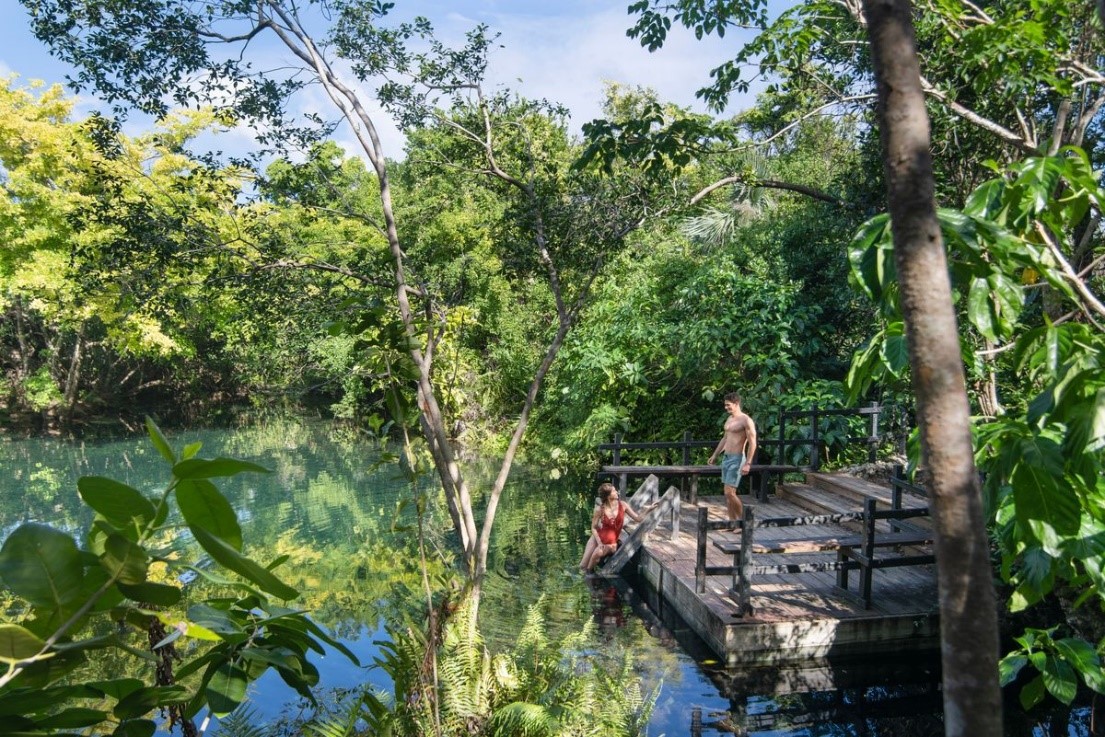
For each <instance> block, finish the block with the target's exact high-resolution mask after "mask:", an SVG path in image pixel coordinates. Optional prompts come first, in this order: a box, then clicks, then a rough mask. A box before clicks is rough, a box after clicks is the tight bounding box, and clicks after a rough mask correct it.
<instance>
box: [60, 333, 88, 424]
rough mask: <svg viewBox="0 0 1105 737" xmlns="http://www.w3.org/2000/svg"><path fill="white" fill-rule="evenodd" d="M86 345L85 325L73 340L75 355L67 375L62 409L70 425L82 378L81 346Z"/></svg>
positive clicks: (63, 417) (64, 417) (66, 422)
mask: <svg viewBox="0 0 1105 737" xmlns="http://www.w3.org/2000/svg"><path fill="white" fill-rule="evenodd" d="M83 345H84V326H83V325H82V326H81V327H79V328H77V335H76V337H75V338H74V342H73V355H72V357H71V358H70V359H69V371H68V372H67V374H66V377H65V394H64V397H65V401H64V408H63V410H62V419H63V422H64V423H65V424H66V425H68V424H69V423H70V422H71V421H72V419H73V412H74V410H75V409H76V404H77V387H78V386H80V379H81V359H82V354H81V348H82V346H83Z"/></svg>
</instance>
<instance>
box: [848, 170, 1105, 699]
mask: <svg viewBox="0 0 1105 737" xmlns="http://www.w3.org/2000/svg"><path fill="white" fill-rule="evenodd" d="M1103 203H1105V189H1103V188H1102V187H1101V185H1100V183H1099V181H1098V177H1097V175H1096V174H1095V173H1094V172H1093V171H1092V170H1091V168H1090V166H1089V161H1088V159H1087V158H1086V155H1085V154H1084V153H1083V152H1082V151H1080V150H1078V149H1066V150H1063V151H1061V152H1060V153H1059V154H1057V155H1056V156H1051V157H1039V158H1029V159H1026V160H1024V161H1022V162H1018V163H1016V164H1014V165H1012V166H1011V167H1009V169H1008V171H1007V172H1005V173H1004V175H1003V176H1002V177H1001V178H999V179H995V180H993V181H990V182H987V183H985V184H983V185H982V186H980V187H979V188H978V189H977V190H976V191H975V192H974V193H973V194H972V195H971V196H970V197H969V198H968V200H967V202H966V204H965V206H964V208H963V210H962V211H951V210H944V211H941V212H940V221H941V225H942V227H943V231H944V235H945V239H946V242H947V247H948V253H949V278H950V279H951V282H952V285H953V290H954V293H955V294H956V295H958V299H959V306H960V310H961V315H962V319H963V322H964V324H965V325H967V326H969V328H970V330H969V331H968V332H967V333H966V337H965V338H964V339H963V340H962V347H963V355H964V362H965V363H967V364H968V365H971V364H973V363H976V362H977V361H978V360H979V359H978V357H977V356H976V355H975V350H976V346H978V345H980V344H982V345H995V344H997V345H1004V347H1005V350H1004V352H1005V354H1006V355H1007V358H1005V360H1006V361H1007V362H1008V368H1007V374H1006V376H1007V383H1006V384H1005V386H1006V387H1007V391H1009V392H1010V394H1011V395H1012V397H1013V400H1014V402H1013V403H1014V404H1015V411H1012V410H1011V411H1009V412H1007V413H1005V414H1002V415H999V416H997V417H993V418H989V419H986V420H984V421H980V422H978V423H977V424H976V425H975V428H974V432H975V450H976V462H977V464H978V466H979V468H980V470H982V471H983V472H984V474H985V476H984V478H985V483H984V491H985V499H986V505H987V509H988V513H989V518H990V523H991V531H992V534H993V536H994V539H995V541H996V542H997V549H998V553H999V556H1000V572H1001V575H1002V578H1003V580H1005V581H1006V582H1007V583H1008V584H1009V585H1010V586H1011V587H1012V589H1013V594H1012V597H1011V599H1010V601H1009V602H1008V606H1009V607H1010V609H1012V610H1013V611H1019V610H1023V609H1025V608H1027V607H1030V606H1032V605H1034V604H1037V603H1039V602H1040V601H1041V600H1042V599H1044V598H1045V597H1048V596H1051V595H1053V593H1054V592H1055V590H1056V589H1057V588H1059V587H1061V586H1063V587H1069V588H1070V589H1072V590H1073V591H1075V592H1076V593H1077V602H1078V603H1091V604H1092V606H1095V607H1098V608H1105V574H1103V572H1105V515H1103V514H1102V509H1103V508H1105V506H1103V504H1102V499H1103V494H1105V485H1103V484H1102V478H1103V474H1105V452H1103V451H1105V362H1103V357H1105V336H1103V335H1102V333H1101V330H1100V325H1099V323H1097V322H1096V319H1097V318H1099V317H1101V316H1102V313H1101V310H1100V306H1099V303H1097V301H1096V298H1095V297H1094V296H1093V293H1092V292H1091V291H1090V284H1089V280H1088V279H1085V278H1084V277H1079V276H1078V275H1076V274H1075V273H1074V270H1073V268H1072V267H1071V265H1070V262H1069V261H1068V259H1069V258H1072V257H1075V258H1076V257H1078V256H1077V254H1078V252H1079V248H1078V243H1077V242H1076V239H1075V234H1076V233H1078V232H1079V230H1080V229H1081V228H1083V227H1085V226H1084V223H1085V222H1086V219H1087V214H1088V212H1089V211H1090V209H1091V208H1095V209H1097V210H1098V211H1100V209H1101V207H1102V204H1103ZM851 261H852V267H853V274H854V277H855V283H856V284H857V285H859V286H860V288H862V289H863V290H864V292H865V293H866V294H867V295H868V296H869V297H871V298H872V299H874V300H876V301H877V303H878V304H879V306H880V309H881V311H882V314H883V315H884V317H885V319H886V320H887V323H886V325H887V327H886V328H884V330H883V331H882V332H881V333H880V334H879V335H877V336H875V338H874V339H872V341H871V342H870V343H869V345H868V346H867V347H866V348H865V349H864V350H863V351H861V352H859V353H857V355H856V358H855V361H854V362H853V366H852V372H851V373H850V374H849V379H850V381H851V384H852V386H851V391H852V393H853V396H855V395H858V394H861V393H862V392H863V391H864V390H865V389H866V387H867V386H869V385H871V383H872V382H874V381H878V380H881V379H884V378H886V377H887V376H894V377H897V376H899V375H900V369H904V366H905V364H904V363H903V362H902V361H901V360H899V358H900V356H901V350H900V347H899V346H898V342H899V341H900V333H901V331H900V325H901V323H900V318H899V317H897V310H898V305H897V296H896V292H897V290H896V287H895V283H894V282H895V276H894V268H893V250H892V243H891V241H890V235H889V226H888V222H887V221H886V219H885V218H877V219H875V220H873V221H871V222H869V223H868V224H867V225H866V226H864V227H863V228H861V229H860V231H859V233H858V234H857V236H856V239H855V240H854V241H853V246H852V250H851ZM1041 292H1042V293H1043V296H1042V298H1041V296H1040V295H1041ZM1065 307H1070V308H1073V312H1071V313H1068V314H1067V315H1066V316H1062V315H1058V314H1057V313H1059V312H1061V311H1062V309H1064V308H1065ZM1079 314H1081V315H1083V316H1085V320H1086V321H1085V322H1075V321H1069V320H1070V318H1071V317H1073V316H1075V315H1079ZM1037 635H1039V633H1037ZM1026 637H1029V636H1028V635H1026ZM1029 639H1030V640H1031V642H1029V640H1025V641H1024V642H1022V644H1023V645H1024V647H1025V648H1026V649H1028V650H1032V648H1033V647H1037V646H1038V649H1037V650H1036V651H1034V654H1033V655H1032V657H1030V658H1028V659H1027V660H1025V661H1024V662H1020V661H1019V660H1017V659H1016V658H1013V659H1012V660H1010V659H1007V661H1008V663H1014V662H1015V663H1018V665H1016V668H1015V669H1014V670H1019V669H1020V668H1021V667H1024V666H1025V665H1031V666H1032V667H1034V668H1036V669H1037V670H1040V671H1041V674H1042V677H1041V678H1038V679H1035V680H1033V681H1032V682H1031V683H1030V684H1029V685H1028V686H1026V687H1025V690H1024V691H1022V702H1024V703H1026V704H1027V705H1031V704H1034V703H1036V702H1037V701H1039V699H1041V698H1043V696H1044V694H1045V692H1049V693H1052V694H1053V695H1055V696H1056V697H1058V698H1061V699H1064V700H1067V697H1068V696H1070V695H1071V694H1070V688H1069V684H1070V682H1072V680H1073V679H1074V674H1073V672H1069V671H1070V669H1071V668H1073V669H1074V670H1075V671H1077V673H1078V674H1079V675H1080V677H1081V678H1083V679H1084V680H1086V682H1087V683H1091V685H1092V684H1099V683H1101V666H1100V663H1099V662H1098V661H1097V659H1096V658H1093V659H1088V658H1081V657H1071V656H1070V654H1069V653H1067V654H1066V655H1063V656H1062V657H1059V655H1056V654H1055V653H1051V652H1050V650H1049V648H1052V646H1051V645H1050V644H1049V643H1050V642H1051V641H1050V640H1049V639H1047V638H1044V637H1043V636H1035V639H1032V638H1029ZM1064 642H1066V641H1064ZM1033 643H1035V644H1033ZM1052 649H1053V648H1052ZM1060 654H1061V651H1060ZM1026 657H1027V656H1026ZM1011 658H1012V656H1011ZM1056 658H1058V660H1056ZM1010 667H1011V666H1010ZM1068 676H1069V677H1068ZM1095 688H1096V686H1095Z"/></svg>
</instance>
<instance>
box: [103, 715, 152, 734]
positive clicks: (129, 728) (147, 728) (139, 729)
mask: <svg viewBox="0 0 1105 737" xmlns="http://www.w3.org/2000/svg"><path fill="white" fill-rule="evenodd" d="M156 732H157V722H155V721H153V720H152V719H127V720H125V721H123V722H120V723H119V726H118V727H116V728H115V731H114V732H112V733H111V737H153V736H154V734H155V733H156Z"/></svg>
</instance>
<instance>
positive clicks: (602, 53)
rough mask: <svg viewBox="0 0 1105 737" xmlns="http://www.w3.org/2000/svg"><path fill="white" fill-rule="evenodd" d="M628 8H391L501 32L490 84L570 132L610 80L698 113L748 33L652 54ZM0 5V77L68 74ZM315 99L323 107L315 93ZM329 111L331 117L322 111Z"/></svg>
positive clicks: (594, 113) (397, 150)
mask: <svg viewBox="0 0 1105 737" xmlns="http://www.w3.org/2000/svg"><path fill="white" fill-rule="evenodd" d="M628 4H629V0H613V1H611V0H397V2H396V8H395V10H394V11H393V13H394V14H397V15H402V16H407V15H414V14H417V15H424V16H426V17H427V18H429V19H430V20H431V21H432V22H433V24H434V26H435V28H437V29H438V31H439V33H440V34H442V35H443V36H444V37H445V38H449V37H450V36H451V37H452V38H455V39H460V38H461V37H462V34H463V33H464V31H466V30H468V29H470V28H471V27H473V26H474V25H476V24H477V23H484V24H487V25H488V26H489V27H490V29H491V30H492V31H495V32H498V33H500V34H501V35H500V38H499V44H500V45H501V48H499V49H497V50H496V52H495V53H494V54H493V55H492V57H491V62H490V70H489V82H490V83H491V85H490V86H491V87H493V88H494V87H495V86H506V87H509V88H510V89H511V90H513V91H516V92H519V93H521V94H523V95H525V96H526V97H530V98H545V99H548V100H550V101H553V102H559V103H561V104H563V105H565V106H566V107H567V108H568V109H569V110H570V111H571V121H570V124H571V128H572V130H573V132H575V133H578V132H579V130H580V128H581V126H582V125H583V124H584V123H586V122H587V121H589V120H592V119H593V118H596V117H599V115H600V108H601V104H602V92H603V86H604V83H605V82H607V81H613V82H618V83H621V84H625V85H631V86H632V85H640V86H643V87H650V88H652V89H655V90H656V91H657V92H658V93H659V96H660V99H661V100H664V101H669V102H674V103H676V104H679V105H682V106H686V107H690V108H692V109H694V110H698V111H705V106H704V105H702V104H701V103H700V102H698V101H697V100H696V98H695V96H694V93H695V91H696V90H697V89H699V88H700V87H702V86H704V85H705V84H707V83H708V82H709V70H710V69H712V68H713V67H715V66H717V65H718V64H720V63H721V62H723V61H726V60H728V59H731V58H732V57H733V56H734V55H735V54H736V52H737V50H739V48H740V45H741V43H743V41H745V40H747V39H749V38H750V37H751V36H750V34H747V33H743V34H742V33H740V32H736V33H729V34H727V35H726V37H725V38H724V39H717V38H714V37H707V38H704V39H703V40H701V41H698V40H696V39H695V38H694V36H693V34H691V33H690V32H687V31H684V30H683V29H681V28H673V29H672V33H671V35H670V36H669V39H668V42H667V43H666V44H665V46H664V48H662V49H661V50H659V51H657V52H655V53H649V52H648V51H647V50H646V49H644V48H642V47H641V46H640V44H639V43H638V41H636V40H634V39H630V38H628V37H627V36H626V33H625V32H626V29H627V28H628V27H629V26H630V24H631V20H632V19H631V18H630V16H629V15H628V14H627V12H626V9H627V6H628ZM783 4H789V3H788V2H787V0H772V3H771V5H772V7H775V8H777V7H781V6H782V5H783ZM0 8H3V9H4V10H5V11H6V12H4V13H3V15H2V16H0V17H3V19H4V22H3V23H0V76H5V77H6V76H8V75H10V74H17V75H19V77H20V78H21V79H20V81H29V80H32V79H39V80H43V81H46V82H48V83H53V82H58V83H63V82H64V80H65V75H66V73H67V72H71V71H72V70H71V69H70V68H68V67H67V66H66V65H65V64H63V63H61V62H59V61H57V60H55V59H53V58H52V57H51V56H50V55H49V53H48V52H47V51H46V49H45V47H44V46H43V45H42V44H41V43H39V42H38V41H37V40H36V39H34V38H33V37H32V36H31V33H30V29H29V23H28V18H27V12H26V10H25V9H24V8H23V6H22V5H20V3H19V2H17V0H0ZM316 102H317V104H318V105H319V108H320V109H325V105H326V103H324V102H323V101H322V100H321V97H320V98H319V99H317V100H316ZM752 102H753V100H752V99H751V98H750V97H744V98H735V99H734V100H733V101H732V103H731V105H730V108H729V110H727V111H726V112H730V113H732V112H737V111H739V110H742V109H744V108H746V107H749V106H750V105H751V104H752ZM301 104H303V105H304V110H306V109H307V108H308V107H309V106H310V105H311V104H312V102H311V99H310V97H309V96H308V97H307V98H306V100H305V101H303V102H302V103H301ZM96 109H103V110H105V111H106V110H107V108H106V106H103V105H99V104H98V103H97V101H96V100H95V99H94V98H92V97H91V95H90V94H88V93H85V94H84V95H82V96H81V98H80V102H79V104H78V107H77V113H76V114H77V115H78V116H79V115H81V114H82V113H83V114H87V113H88V112H91V111H92V110H96ZM327 117H332V114H331V113H330V112H329V110H327ZM376 117H377V119H378V120H380V121H383V123H384V124H382V125H380V128H381V135H382V138H383V141H384V147H385V151H386V152H387V153H388V155H389V156H392V157H395V158H398V157H399V156H400V155H401V152H402V136H401V135H400V134H399V132H398V131H397V130H395V128H394V126H392V125H391V124H390V122H387V121H386V120H385V119H386V116H384V115H382V114H379V115H377V116H376ZM149 125H150V122H149V121H145V122H133V121H132V122H131V123H130V124H128V126H127V128H126V130H127V132H128V133H131V134H132V135H133V134H135V133H137V132H139V130H140V129H141V128H142V127H143V126H145V127H148V126H149ZM229 136H230V137H231V138H233V137H234V136H237V137H238V138H239V139H240V140H238V141H237V142H233V141H231V142H229V145H228V144H227V143H225V142H224V143H223V144H221V145H220V147H222V148H226V149H227V150H234V149H235V148H236V147H237V146H248V145H249V131H247V130H239V131H236V132H234V133H231V134H229ZM335 138H336V139H337V140H338V141H339V143H342V144H343V145H345V146H346V147H347V149H349V150H353V149H354V148H355V147H354V145H353V143H352V136H351V134H350V133H349V132H348V131H342V130H341V129H339V130H338V131H337V132H336V133H335Z"/></svg>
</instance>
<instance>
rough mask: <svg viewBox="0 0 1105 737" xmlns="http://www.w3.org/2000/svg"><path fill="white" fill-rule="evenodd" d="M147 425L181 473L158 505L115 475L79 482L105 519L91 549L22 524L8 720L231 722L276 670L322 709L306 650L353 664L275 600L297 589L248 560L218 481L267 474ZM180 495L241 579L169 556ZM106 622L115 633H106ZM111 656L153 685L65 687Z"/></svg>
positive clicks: (2, 698)
mask: <svg viewBox="0 0 1105 737" xmlns="http://www.w3.org/2000/svg"><path fill="white" fill-rule="evenodd" d="M147 429H148V432H149V435H150V439H151V441H152V443H153V445H154V447H155V448H156V449H157V450H158V452H159V454H160V455H161V456H162V458H163V459H164V460H165V462H166V463H167V464H168V465H169V466H170V467H171V477H170V480H169V482H168V483H167V485H166V487H165V490H164V491H163V492H162V493H161V495H160V496H158V497H156V498H150V497H148V496H146V495H145V494H144V493H142V492H141V491H138V490H137V489H134V488H132V487H130V486H128V485H126V484H123V483H121V482H119V481H115V480H113V479H109V478H103V477H83V478H81V479H80V480H79V482H78V484H77V490H78V492H79V494H80V497H81V500H82V501H83V502H84V503H85V504H86V505H88V506H89V507H91V508H92V509H93V510H94V511H95V513H96V517H95V520H94V521H93V523H92V526H91V528H90V529H89V530H87V532H86V536H85V539H84V546H83V547H78V545H77V543H76V541H74V539H73V538H72V537H71V536H70V535H69V534H68V533H66V532H62V531H60V530H57V529H54V528H52V527H49V526H46V525H42V524H38V523H25V524H23V525H20V526H19V527H17V528H16V529H15V530H14V531H13V532H12V533H11V534H10V535H8V537H7V538H6V539H5V540H4V543H3V547H2V548H0V580H2V581H3V583H4V585H5V587H6V588H7V589H8V590H9V591H10V592H11V593H12V594H14V595H15V596H16V597H18V599H19V600H21V601H22V602H23V606H24V607H25V612H24V616H23V618H22V620H21V622H19V623H18V624H17V623H4V624H3V625H0V662H2V663H4V664H5V665H6V667H7V668H6V672H5V673H4V674H3V675H2V676H0V713H3V714H6V715H9V716H7V717H5V718H6V719H10V720H14V721H15V722H17V723H18V724H17V726H18V728H19V729H20V730H22V731H32V732H35V733H36V734H54V733H63V734H64V733H67V730H70V729H73V728H83V727H91V726H96V727H97V728H98V729H101V730H104V729H114V733H115V734H119V735H124V734H139V733H152V731H153V729H154V728H155V723H154V722H153V721H152V720H151V719H150V718H149V714H150V712H152V711H153V710H155V709H162V710H166V709H167V710H168V711H169V713H170V714H171V719H172V720H174V721H177V720H183V719H191V718H192V717H194V716H195V715H196V714H197V713H199V712H200V710H201V709H203V708H207V709H208V710H209V711H210V712H211V713H212V714H214V715H216V716H222V715H225V714H228V713H230V712H232V711H233V710H234V709H235V708H236V707H237V706H238V705H239V704H240V703H242V701H243V700H244V699H245V695H246V689H247V687H248V685H249V683H250V682H252V681H253V680H255V679H256V678H258V677H259V676H260V675H261V674H262V673H264V672H265V671H267V670H268V669H269V668H273V669H275V670H276V671H277V672H278V673H279V674H280V676H281V678H283V679H284V680H285V682H287V683H288V684H289V685H290V686H292V687H293V688H295V689H296V690H297V691H298V692H299V693H300V694H301V695H302V696H303V697H304V698H307V699H309V700H313V696H312V694H311V687H312V686H314V685H316V684H317V683H318V672H317V670H316V669H315V667H314V666H313V665H312V664H311V663H310V662H309V661H308V660H307V651H308V650H315V651H317V652H322V651H323V643H326V644H329V645H330V646H331V647H334V648H336V649H338V650H340V651H341V652H343V653H344V654H346V655H347V656H348V657H350V658H351V659H353V660H354V661H355V658H354V657H353V655H352V653H350V652H349V651H348V650H347V649H346V648H345V647H344V646H342V645H340V644H339V643H337V642H336V641H334V640H333V639H332V638H331V637H330V636H329V635H327V634H326V633H325V632H323V631H322V630H321V629H320V628H319V627H318V626H317V625H316V624H315V623H314V622H312V621H311V620H310V619H308V618H307V616H306V615H305V614H304V613H303V612H302V611H299V610H293V609H288V608H286V607H285V606H282V605H281V604H278V603H276V602H274V601H273V600H271V599H270V598H269V597H268V596H266V593H268V594H270V595H272V596H275V597H277V598H279V599H282V600H291V599H294V598H296V597H297V596H298V591H297V590H296V589H294V588H292V587H291V586H288V585H287V584H285V583H284V582H283V581H282V580H281V579H279V578H278V577H277V576H276V575H275V574H274V573H273V572H272V571H273V569H274V568H275V567H276V566H278V565H279V564H280V563H281V562H282V561H281V560H279V559H278V560H276V561H273V562H272V563H270V564H268V565H261V564H259V563H256V562H254V561H253V560H252V559H250V558H248V557H246V555H245V554H243V553H242V552H241V551H242V548H243V541H242V535H241V529H240V527H239V525H238V521H237V519H236V515H235V513H234V510H233V509H232V508H231V506H230V504H229V502H227V500H226V498H225V497H224V496H223V495H222V494H221V493H220V492H219V491H218V489H217V488H216V486H215V485H214V484H213V483H212V482H211V481H210V480H209V479H212V478H223V477H231V476H236V475H238V474H240V473H243V472H265V469H263V468H261V467H260V466H257V465H256V464H253V463H249V462H245V461H240V460H236V459H231V458H214V459H205V458H201V457H199V456H198V455H197V453H198V452H199V450H200V448H199V445H198V444H194V445H191V446H188V447H187V448H185V449H184V451H183V452H182V453H180V454H179V455H178V454H177V453H176V452H175V451H174V450H173V449H172V448H171V446H170V445H169V443H168V442H167V441H166V440H165V438H164V437H163V436H162V435H161V432H160V430H159V429H158V428H157V427H156V426H155V425H154V424H153V422H152V421H147ZM174 498H175V499H176V502H177V503H176V507H177V510H178V511H179V513H180V516H181V517H182V518H183V521H184V524H185V525H186V526H187V528H188V530H189V532H190V533H191V535H192V536H193V537H194V538H195V540H196V541H197V542H198V543H199V545H200V547H201V548H202V549H203V551H204V552H206V553H207V554H208V555H209V556H210V557H211V558H212V559H213V560H214V561H215V562H216V563H218V564H219V565H221V566H222V567H223V568H225V569H227V571H229V572H233V573H236V574H238V576H240V577H241V578H230V577H227V576H225V575H223V574H222V573H221V572H219V571H218V570H217V569H215V570H210V569H208V568H201V567H198V566H195V565H192V564H188V563H185V562H181V561H180V560H178V559H177V558H176V557H175V556H174V555H172V554H170V553H168V552H167V551H165V550H164V549H163V545H164V540H165V538H166V536H168V535H170V534H171V531H172V530H173V529H175V528H176V527H177V526H178V525H177V523H175V522H173V521H172V520H171V519H170V516H171V515H170V507H171V506H172V504H171V501H172V499H174ZM185 570H190V571H194V572H195V573H197V574H199V575H200V576H202V577H203V578H205V579H207V580H208V581H210V582H212V583H214V584H216V585H217V586H218V587H219V588H220V589H221V592H220V594H219V596H218V597H217V598H212V599H208V600H206V601H202V602H196V603H189V602H188V601H186V600H185V599H184V596H183V592H182V586H181V584H180V582H179V579H176V578H174V576H173V573H175V572H178V571H179V572H183V571H185ZM263 592H265V593H263ZM109 622H110V623H116V624H117V625H118V626H117V627H112V628H104V627H103V626H102V625H103V624H107V623H109ZM130 632H145V634H146V635H147V637H148V644H149V652H146V651H145V648H143V647H136V645H135V644H133V643H132V642H131V638H130V637H129V636H128V633H130ZM175 643H179V644H181V645H183V644H185V643H188V647H187V651H188V657H186V658H185V659H184V660H183V662H182V663H180V664H175V663H174V657H175V655H176V652H177V651H176V644H175ZM199 643H205V644H206V646H204V647H200V646H198V645H199ZM105 648H109V649H118V650H119V651H121V652H123V653H129V654H131V655H133V656H134V657H137V658H141V659H144V660H147V661H150V663H151V664H152V665H153V666H156V667H157V672H156V675H155V674H151V675H150V676H149V677H147V681H146V682H145V683H144V682H143V681H140V680H137V679H115V680H111V681H96V682H84V681H81V680H79V679H78V680H74V679H73V678H69V679H66V676H67V675H69V674H71V673H73V671H74V670H75V669H76V668H77V667H79V666H80V665H81V664H82V663H83V662H84V661H85V660H86V658H87V655H88V654H89V653H92V652H95V651H98V650H103V649H105ZM174 669H175V673H174ZM193 674H195V676H196V678H195V679H193V678H190V676H192V675H193ZM186 684H187V685H186ZM88 703H91V704H94V705H97V708H89V707H87V706H84V704H88Z"/></svg>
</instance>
